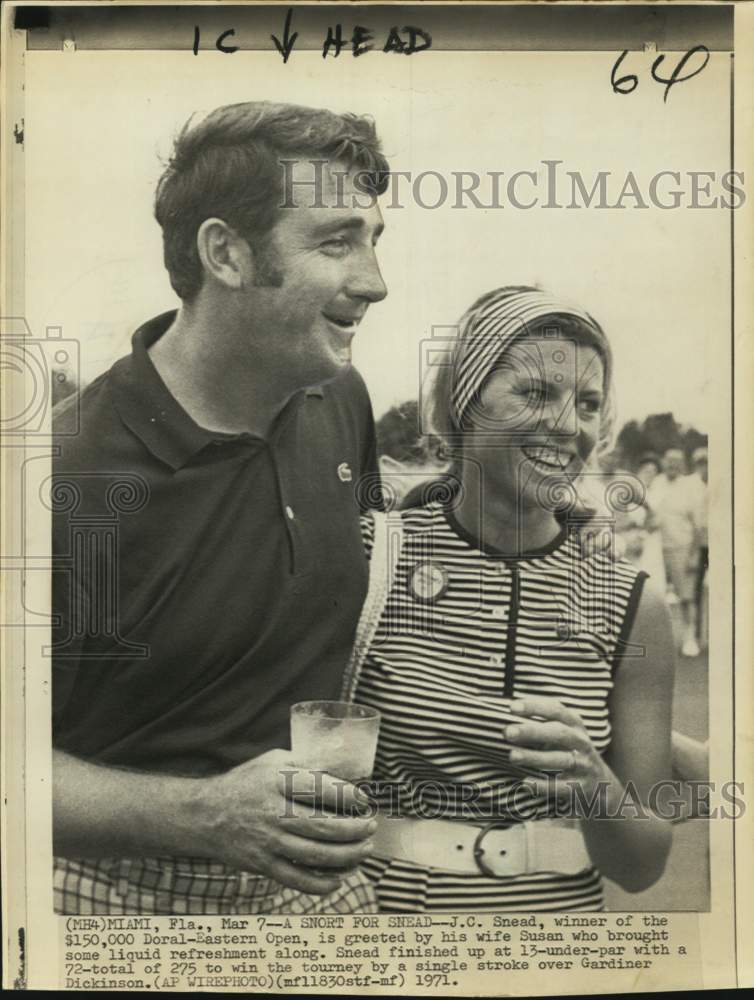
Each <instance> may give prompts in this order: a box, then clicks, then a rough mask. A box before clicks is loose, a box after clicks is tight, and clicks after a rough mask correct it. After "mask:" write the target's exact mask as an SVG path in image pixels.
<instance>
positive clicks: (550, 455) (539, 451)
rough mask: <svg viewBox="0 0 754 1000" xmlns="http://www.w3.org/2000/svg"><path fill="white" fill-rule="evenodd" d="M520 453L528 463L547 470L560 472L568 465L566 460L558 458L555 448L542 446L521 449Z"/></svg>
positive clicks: (565, 458)
mask: <svg viewBox="0 0 754 1000" xmlns="http://www.w3.org/2000/svg"><path fill="white" fill-rule="evenodd" d="M521 451H523V453H524V455H525V456H526V457H527V458H528V459H529V461H530V462H535V463H536V464H537V465H543V466H545V467H546V468H548V469H557V470H558V471H559V472H562V471H563V469H565V468H566V467H567V465H568V458H567V457H564V458H560V456H559V453H558V449H557V448H550V447H548V446H544V447H542V448H522V449H521Z"/></svg>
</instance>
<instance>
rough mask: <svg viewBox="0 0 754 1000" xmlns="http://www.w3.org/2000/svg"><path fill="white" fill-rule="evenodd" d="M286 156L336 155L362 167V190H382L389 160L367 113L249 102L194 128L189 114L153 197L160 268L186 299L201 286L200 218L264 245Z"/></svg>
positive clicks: (218, 112) (353, 167) (273, 218)
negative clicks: (161, 251) (158, 228)
mask: <svg viewBox="0 0 754 1000" xmlns="http://www.w3.org/2000/svg"><path fill="white" fill-rule="evenodd" d="M286 158H288V159H291V158H296V159H309V158H310V159H312V160H332V161H334V160H337V161H340V162H341V163H343V164H344V165H345V166H347V167H348V169H349V170H359V171H360V172H363V174H362V176H361V177H360V182H361V186H362V188H363V189H364V190H370V191H372V192H373V193H374V194H382V193H383V192H384V191H385V189H386V187H387V183H388V171H389V167H388V163H387V160H386V159H385V157H384V156H383V154H382V152H381V149H380V142H379V139H378V138H377V133H376V131H375V127H374V123H373V122H372V121H371V119H369V118H365V117H360V116H358V115H353V114H336V113H335V112H332V111H325V110H320V109H318V108H307V107H301V106H298V105H294V104H274V103H272V102H269V101H249V102H247V103H243V104H229V105H226V106H225V107H222V108H217V110H215V111H213V112H212V113H211V114H210V115H208V116H207V117H206V118H204V119H203V120H202V121H201V122H199V124H198V125H195V126H193V127H192V126H191V119H189V121H188V122H186V124H185V125H184V127H183V129H182V130H181V132H180V134H179V135H178V138H177V139H176V140H175V146H174V150H173V156H172V158H171V159H170V162H169V163H168V166H167V168H166V170H165V172H164V173H163V175H162V177H161V178H160V180H159V183H158V185H157V194H156V197H155V218H156V219H157V221H158V222H159V224H160V226H161V227H162V235H163V246H164V259H165V267H166V268H167V270H168V273H169V275H170V284H171V285H172V286H173V289H174V290H175V292H176V293H177V295H178V296H180V298H181V299H183V300H184V301H186V302H190V301H191V300H192V299H193V298H194V297H195V296H196V294H197V292H198V291H199V289H200V288H201V284H202V266H201V261H200V260H199V254H198V252H197V249H196V234H197V230H198V229H199V226H201V224H202V222H204V221H205V219H209V218H213V217H215V218H219V219H223V221H225V222H226V223H227V224H228V225H229V226H232V228H233V229H235V230H236V231H237V232H238V233H240V234H241V235H242V236H243V237H244V239H246V240H248V242H249V244H250V246H251V247H252V249H255V248H259V247H261V246H262V245H263V238H264V237H265V236H266V235H267V234H268V233H269V232H270V230H271V229H272V227H273V226H274V225H275V223H276V221H277V218H278V210H279V206H280V204H281V203H282V199H283V184H282V181H283V171H282V168H281V164H280V160H281V159H286Z"/></svg>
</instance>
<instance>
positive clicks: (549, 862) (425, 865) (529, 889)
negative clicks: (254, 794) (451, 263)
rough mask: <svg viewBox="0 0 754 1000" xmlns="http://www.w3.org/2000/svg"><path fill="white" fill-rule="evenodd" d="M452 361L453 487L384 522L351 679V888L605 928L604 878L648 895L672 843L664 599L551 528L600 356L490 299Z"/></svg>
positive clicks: (564, 321)
mask: <svg viewBox="0 0 754 1000" xmlns="http://www.w3.org/2000/svg"><path fill="white" fill-rule="evenodd" d="M447 361H448V363H447V364H445V365H443V366H442V367H440V368H439V369H438V370H439V376H438V378H437V379H436V380H435V384H434V387H433V395H432V407H431V408H432V413H433V418H434V425H435V426H434V427H433V428H432V429H433V430H434V431H436V432H438V433H441V434H442V436H443V438H444V440H445V443H446V445H447V447H448V449H449V454H452V455H453V457H454V460H453V467H452V469H451V474H450V476H449V477H446V484H445V485H447V482H449V481H453V480H455V482H456V488H455V489H448V490H446V493H447V495H446V496H445V497H444V499H432V491H431V490H430V491H429V494H428V498H427V497H425V499H426V500H427V502H424V503H423V504H422V505H420V506H417V507H414V508H412V509H408V510H404V511H402V512H400V515H397V516H399V518H400V529H401V536H402V538H401V541H400V543H396V540H395V538H393V549H392V551H393V552H394V553H395V552H396V549H397V548H398V545H399V546H400V548H399V554H397V556H396V558H397V565H396V566H395V568H394V574H393V577H392V585H391V586H390V587H389V592H388V594H387V597H386V601H385V603H384V607H383V608H382V610H381V614H380V617H379V618H378V619H377V620H376V628H374V629H373V636H372V638H371V642H370V643H369V647H368V649H367V651H366V655H365V656H364V657H363V664H361V665H360V664H359V659H360V657H358V656H357V657H356V658H355V661H354V663H353V668H354V669H353V670H352V672H351V674H350V675H349V677H348V679H347V686H346V689H347V690H348V689H349V686H350V690H351V692H353V691H354V690H355V697H356V700H357V701H359V702H362V703H365V704H368V705H372V706H374V707H375V708H377V709H379V711H380V712H381V713H382V724H381V730H380V742H379V747H378V750H377V761H376V766H375V773H374V779H375V782H376V783H377V789H378V790H377V798H378V801H379V805H380V823H379V827H378V831H377V834H376V835H375V839H376V852H375V854H374V856H373V857H372V858H370V859H369V860H368V861H367V862H366V863H365V864H364V869H365V871H366V872H367V874H368V875H369V876H370V877H371V878H372V880H373V881H374V883H375V886H376V890H377V895H378V898H379V900H380V907H381V909H384V910H393V911H395V910H400V911H406V912H411V911H413V912H416V911H425V910H426V911H431V910H458V909H467V910H496V911H501V910H542V911H544V910H565V909H568V910H577V909H580V910H593V909H601V908H602V906H603V896H602V883H601V874H604V875H605V876H607V877H609V878H611V879H614V880H615V881H616V882H618V883H619V884H620V885H621V886H623V887H624V888H625V889H628V890H630V891H638V890H640V889H642V888H645V887H646V886H648V885H651V884H652V883H653V882H654V881H655V880H656V879H657V878H658V877H659V875H660V874H661V872H662V870H663V867H664V864H665V860H666V857H667V853H668V850H669V846H670V838H671V830H670V826H669V825H668V824H667V823H666V822H665V821H663V820H662V819H660V818H658V817H656V816H654V815H652V814H651V813H650V812H649V810H647V809H646V808H644V806H643V805H642V802H643V800H645V799H646V797H647V796H648V794H649V792H650V789H651V788H652V785H653V784H654V783H655V782H657V781H658V780H660V779H661V778H665V777H667V776H668V775H669V774H670V715H671V693H672V682H673V676H672V673H673V643H672V638H671V634H670V625H669V621H668V616H667V613H666V610H665V606H664V602H663V599H662V595H661V594H658V593H657V592H656V591H655V590H653V589H651V588H650V587H648V586H645V579H646V574H643V573H641V572H640V571H639V570H637V569H636V568H634V567H633V566H632V565H631V564H630V563H628V562H625V561H622V560H619V561H617V562H612V561H611V559H610V558H609V557H608V556H605V555H601V554H594V555H591V556H589V557H584V555H583V554H582V550H581V546H580V544H579V540H578V538H577V537H576V535H575V533H574V532H573V531H572V530H571V528H572V524H569V519H568V516H567V512H565V516H564V509H563V501H564V497H565V496H567V495H568V494H569V492H570V491H571V486H570V482H571V480H572V479H573V478H574V477H576V476H577V475H579V474H580V473H581V472H582V470H584V469H585V467H587V463H588V462H589V460H590V458H591V457H592V456H593V454H594V452H595V450H596V449H599V448H600V447H604V446H605V445H606V443H607V440H608V438H609V431H610V423H611V420H610V397H611V392H610V385H611V354H610V348H609V345H608V342H607V340H606V337H605V335H604V333H603V331H602V330H601V328H600V327H599V325H598V324H597V323H596V322H595V321H594V320H593V319H592V318H591V317H590V316H589V315H587V314H586V313H585V312H583V311H582V310H580V309H579V308H577V307H574V306H571V305H568V304H566V303H562V302H560V301H557V300H555V299H553V298H552V297H551V296H549V295H547V294H546V293H544V292H541V291H539V290H537V289H534V288H501V289H497V290H496V291H493V292H491V293H489V294H488V295H485V296H484V297H483V298H481V299H480V300H479V301H478V302H476V303H475V304H474V306H472V308H471V309H470V310H469V312H468V313H466V315H465V316H464V317H463V319H462V321H461V327H460V334H459V337H458V339H457V342H456V345H455V347H454V348H453V351H452V355H451V356H450V357H449V358H448V359H447ZM435 485H436V484H435ZM391 517H393V518H395V517H396V515H391ZM375 523H377V524H381V523H383V522H381V521H379V520H378V521H377V522H375V519H374V518H373V517H367V518H365V522H364V528H365V536H366V539H367V547H368V548H371V546H372V544H373V538H374V529H375ZM391 530H392V529H391ZM380 537H382V536H380ZM376 544H377V543H375V546H376ZM379 545H380V546H381V547H382V548H384V549H385V551H387V549H388V546H387V545H386V544H385V543H384V541H380V543H379ZM377 555H378V553H377V548H376V547H375V551H374V557H375V558H376V557H377ZM368 603H369V601H368ZM370 613H374V606H372V608H371V612H370V611H365V617H364V618H363V619H362V623H363V624H364V623H365V622H366V621H367V619H368V618H369V614H370ZM361 638H362V640H363V638H364V628H363V627H362V628H361ZM357 648H358V643H357ZM359 666H360V670H359ZM556 774H557V775H558V777H557V779H555V777H554V776H555V775H556ZM590 803H591V809H590V807H589V804H590ZM564 807H567V812H568V816H569V817H570V818H566V819H562V818H558V817H557V815H556V814H557V813H558V811H562V810H563V808H564ZM621 811H622V813H623V816H622V818H620V819H612V820H611V819H607V818H605V814H606V813H607V814H613V815H614V814H616V813H621ZM637 813H643V814H644V815H642V816H637ZM574 816H575V817H576V818H574Z"/></svg>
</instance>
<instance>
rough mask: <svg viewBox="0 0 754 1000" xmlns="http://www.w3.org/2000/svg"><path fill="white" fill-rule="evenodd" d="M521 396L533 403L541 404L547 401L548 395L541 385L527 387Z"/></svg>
mask: <svg viewBox="0 0 754 1000" xmlns="http://www.w3.org/2000/svg"><path fill="white" fill-rule="evenodd" d="M521 394H522V395H523V396H525V398H526V399H528V400H529V401H530V402H532V403H541V402H542V401H543V400H545V399H547V393H546V392H545V391H544V389H543V388H542V386H539V385H530V386H527V387H526V388H525V389H523V390H522V392H521Z"/></svg>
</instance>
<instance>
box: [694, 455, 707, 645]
mask: <svg viewBox="0 0 754 1000" xmlns="http://www.w3.org/2000/svg"><path fill="white" fill-rule="evenodd" d="M691 466H692V468H693V470H694V472H693V477H692V478H695V479H698V481H699V484H698V486H697V488H696V501H697V502H696V508H695V514H696V518H695V527H696V539H695V547H696V581H695V584H694V603H695V605H696V638H697V641H698V642H699V644H700V645H701V646H705V645H706V628H705V621H706V614H705V611H704V606H705V588H706V578H707V566H708V563H709V542H708V538H707V474H708V473H707V449H706V448H696V449H695V450H694V452H693V453H692V455H691Z"/></svg>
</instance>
